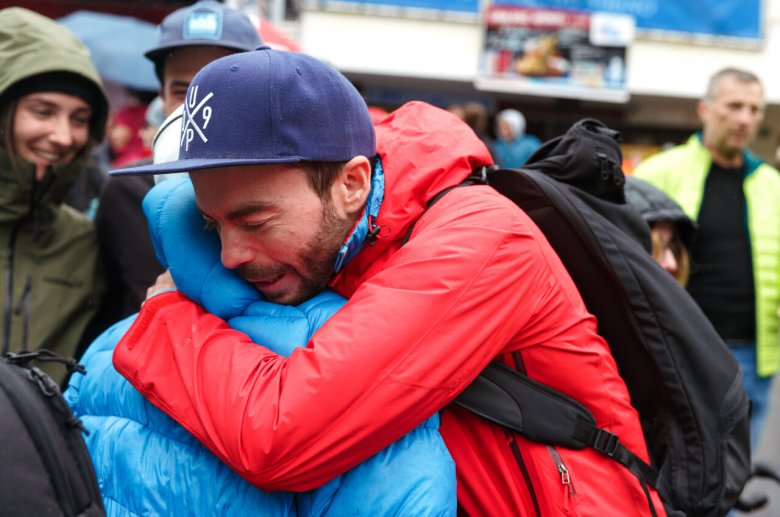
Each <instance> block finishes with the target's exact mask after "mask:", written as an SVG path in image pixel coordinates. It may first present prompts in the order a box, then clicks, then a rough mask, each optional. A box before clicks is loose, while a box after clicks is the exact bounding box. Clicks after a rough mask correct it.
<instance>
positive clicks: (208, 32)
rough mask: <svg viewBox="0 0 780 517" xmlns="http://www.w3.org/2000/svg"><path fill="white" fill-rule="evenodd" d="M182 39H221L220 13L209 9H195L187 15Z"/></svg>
mask: <svg viewBox="0 0 780 517" xmlns="http://www.w3.org/2000/svg"><path fill="white" fill-rule="evenodd" d="M182 37H183V38H184V39H208V40H215V41H216V40H220V39H222V11H218V10H216V9H209V8H200V9H195V10H193V11H192V12H191V13H189V14H188V15H187V18H186V19H185V20H184V29H183V30H182Z"/></svg>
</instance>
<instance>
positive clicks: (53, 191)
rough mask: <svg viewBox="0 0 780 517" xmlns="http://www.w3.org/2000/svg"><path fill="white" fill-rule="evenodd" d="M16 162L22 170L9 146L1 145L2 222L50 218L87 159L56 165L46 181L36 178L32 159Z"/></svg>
mask: <svg viewBox="0 0 780 517" xmlns="http://www.w3.org/2000/svg"><path fill="white" fill-rule="evenodd" d="M16 165H17V172H18V174H17V173H16V172H14V170H13V168H12V167H11V160H10V158H9V156H8V153H7V152H6V150H5V147H3V146H2V145H0V224H2V223H11V222H16V221H20V220H22V219H24V218H26V217H30V216H33V218H34V219H35V220H36V221H39V220H43V219H47V218H48V217H49V216H50V215H49V214H51V213H52V209H53V208H56V207H57V206H59V205H60V204H61V203H62V200H63V199H64V198H65V195H66V194H67V193H68V190H69V189H70V187H71V186H73V184H74V183H75V182H76V179H77V178H78V175H79V173H80V172H81V169H82V168H83V165H84V160H83V159H77V160H74V161H73V162H71V163H68V164H61V165H53V166H51V167H49V169H48V170H47V171H46V176H45V177H44V179H43V180H42V181H35V166H34V165H33V164H32V163H30V162H28V161H26V160H22V159H17V163H16Z"/></svg>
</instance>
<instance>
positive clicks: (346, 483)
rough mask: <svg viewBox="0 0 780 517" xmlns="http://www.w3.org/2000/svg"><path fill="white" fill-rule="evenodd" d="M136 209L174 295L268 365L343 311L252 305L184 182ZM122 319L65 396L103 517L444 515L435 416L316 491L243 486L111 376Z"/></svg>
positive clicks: (445, 478)
mask: <svg viewBox="0 0 780 517" xmlns="http://www.w3.org/2000/svg"><path fill="white" fill-rule="evenodd" d="M144 210H145V211H146V215H147V218H148V219H149V226H150V231H151V233H152V240H153V242H154V244H155V250H156V253H157V256H158V258H159V260H160V262H161V263H162V264H163V265H164V266H166V267H168V268H169V269H170V270H171V274H172V275H173V278H174V280H175V281H176V285H177V286H178V287H179V289H180V290H181V291H182V292H183V293H184V294H186V295H187V296H189V297H190V298H192V299H193V300H195V301H196V302H198V303H201V304H202V305H203V306H204V307H205V308H206V309H207V310H208V311H209V312H211V313H213V314H215V315H217V316H219V317H221V318H223V319H225V320H226V321H227V322H228V323H229V324H230V325H231V326H232V327H233V328H235V329H237V330H240V331H242V332H244V333H246V334H247V335H248V336H249V337H250V338H252V340H253V341H254V342H256V343H261V344H263V345H264V346H267V347H268V348H270V349H272V350H274V351H275V352H277V353H279V354H283V355H289V354H290V353H291V352H292V349H293V348H294V347H295V346H306V343H307V342H308V340H309V338H310V337H311V335H312V334H313V333H314V332H315V331H316V330H317V329H318V328H319V327H320V326H321V325H322V324H323V323H324V322H325V321H326V320H327V319H328V318H329V317H330V316H331V315H332V314H334V313H335V312H336V311H337V310H338V309H339V308H340V307H341V306H342V305H343V303H344V299H343V298H341V297H340V296H339V295H337V294H336V293H333V292H330V291H326V292H323V293H321V294H319V295H317V296H315V297H314V298H312V299H311V300H308V301H307V302H304V303H303V304H301V305H300V306H298V307H291V306H280V305H275V304H272V303H269V302H265V301H263V300H262V299H261V297H260V294H259V293H258V292H257V291H256V290H255V289H254V288H253V287H252V286H251V285H249V284H247V283H245V282H244V281H243V280H241V279H240V278H239V277H238V276H237V275H235V274H234V273H233V272H232V271H230V270H227V269H225V268H224V267H223V266H222V264H221V263H220V258H219V241H218V238H217V236H216V235H215V234H214V233H213V232H207V231H205V230H204V229H203V220H202V218H201V216H200V215H199V213H198V212H197V209H196V208H195V200H194V193H193V191H192V185H191V183H190V182H189V180H188V179H183V180H176V181H166V182H163V183H161V184H159V185H158V186H156V187H155V188H154V189H152V191H151V192H150V193H149V195H148V196H147V197H146V199H145V200H144ZM133 319H134V316H131V317H130V318H127V319H125V320H123V321H121V322H119V323H117V324H115V325H114V326H113V327H111V328H110V329H108V330H107V331H106V332H105V333H103V334H102V335H101V336H100V337H99V338H98V339H97V340H96V341H95V342H94V343H93V344H92V345H91V346H90V347H89V349H88V350H87V352H86V353H85V355H84V357H83V359H82V363H83V364H84V365H85V367H86V369H87V372H88V373H87V375H86V376H79V375H75V376H74V377H73V378H72V380H71V383H70V386H69V388H68V390H67V391H66V393H65V396H66V399H67V400H68V402H69V403H70V405H71V407H72V408H73V411H74V413H75V414H76V415H77V416H79V417H80V418H81V419H82V420H83V422H84V424H85V426H86V427H87V429H88V430H89V431H90V434H89V435H88V436H86V437H85V439H86V441H87V446H88V448H89V450H90V453H91V455H92V460H93V463H94V464H95V469H96V471H97V476H98V480H99V482H100V487H101V490H102V492H103V501H104V503H105V506H106V510H107V513H108V514H109V515H274V516H285V515H305V516H309V515H312V516H314V515H318V516H319V515H329V516H331V515H332V516H342V515H372V516H375V515H414V516H417V515H455V513H456V505H457V500H456V492H455V466H454V463H453V461H452V459H451V457H450V455H449V453H448V452H447V449H446V447H445V445H444V442H443V440H442V438H441V436H440V434H439V432H438V424H439V421H438V415H434V416H433V417H431V418H430V419H429V420H427V421H426V422H424V423H423V424H422V425H421V426H420V427H418V428H417V429H415V430H413V431H412V432H411V433H409V434H408V435H406V436H405V437H403V438H401V439H400V440H399V441H397V442H395V443H394V444H392V445H390V446H389V447H388V448H387V449H385V450H383V451H381V452H380V453H378V454H377V455H375V456H374V457H372V458H370V459H368V460H366V461H365V462H363V463H362V464H360V465H358V466H357V467H355V468H353V469H352V470H350V471H348V472H345V473H344V474H342V475H340V476H338V477H337V478H335V479H333V480H331V481H330V482H328V483H326V484H325V485H324V486H322V487H320V488H318V489H316V490H312V491H309V492H304V493H297V494H293V493H285V492H276V493H265V492H263V491H261V490H259V489H256V488H254V487H252V486H251V485H249V484H248V483H246V482H245V481H244V480H243V479H241V478H240V477H239V476H238V475H237V474H235V473H234V472H233V471H232V470H230V469H229V468H228V467H227V466H226V465H225V464H223V463H222V462H220V461H219V460H218V459H217V458H216V457H215V456H214V455H212V454H211V453H210V452H209V451H208V450H207V449H206V448H205V447H203V446H202V445H201V444H200V443H199V442H198V441H197V440H196V439H195V438H194V437H192V436H191V435H190V434H189V433H188V432H187V431H186V430H185V429H184V428H182V427H181V426H179V425H178V424H177V423H176V422H174V421H173V420H172V419H171V418H169V417H168V416H167V415H165V414H164V413H163V412H162V411H160V410H158V409H157V408H156V407H154V406H153V405H152V404H151V403H149V402H148V401H147V400H146V399H144V398H143V396H141V395H140V393H138V392H137V391H136V390H135V389H134V388H133V387H132V386H131V385H130V384H129V383H128V382H127V381H126V380H125V379H124V378H123V377H122V376H121V375H119V374H118V373H117V372H116V371H115V370H114V368H113V365H112V354H113V350H114V347H115V346H116V344H117V342H118V341H119V339H120V338H121V337H122V335H123V334H124V333H125V331H126V330H127V328H128V327H129V326H130V324H131V323H132V321H133ZM214 382H218V379H215V380H214Z"/></svg>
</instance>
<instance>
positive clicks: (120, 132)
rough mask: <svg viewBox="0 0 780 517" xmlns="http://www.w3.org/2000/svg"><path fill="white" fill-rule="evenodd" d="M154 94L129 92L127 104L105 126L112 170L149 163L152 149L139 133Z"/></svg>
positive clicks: (129, 89)
mask: <svg viewBox="0 0 780 517" xmlns="http://www.w3.org/2000/svg"><path fill="white" fill-rule="evenodd" d="M155 95H156V94H155V93H150V92H144V91H140V90H133V89H131V88H128V96H127V102H126V103H125V105H124V106H122V107H121V108H119V109H118V110H117V111H116V113H114V114H113V116H112V117H111V120H110V122H109V124H108V133H107V134H106V139H107V140H108V144H109V148H110V150H111V167H112V168H119V167H124V166H126V165H129V164H131V163H136V162H139V161H141V160H149V159H150V158H151V157H152V149H151V148H150V147H149V146H148V145H147V144H146V143H145V142H144V139H143V135H142V134H141V132H142V131H143V130H144V127H145V126H146V111H147V108H148V106H149V103H150V102H151V101H152V100H154V98H155Z"/></svg>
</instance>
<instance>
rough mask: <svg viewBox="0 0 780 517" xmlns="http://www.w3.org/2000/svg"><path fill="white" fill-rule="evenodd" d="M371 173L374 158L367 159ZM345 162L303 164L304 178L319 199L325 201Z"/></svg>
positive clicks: (374, 161)
mask: <svg viewBox="0 0 780 517" xmlns="http://www.w3.org/2000/svg"><path fill="white" fill-rule="evenodd" d="M369 162H370V164H371V171H373V170H374V165H375V164H376V158H369ZM346 163H347V162H304V164H303V166H304V169H305V170H306V176H307V179H308V180H309V185H310V186H311V188H312V190H314V192H316V193H317V196H319V198H320V199H323V200H327V199H328V192H329V191H330V187H331V186H332V185H333V182H334V181H335V180H336V177H337V176H338V175H339V174H340V173H341V171H342V170H343V169H344V165H346Z"/></svg>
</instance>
